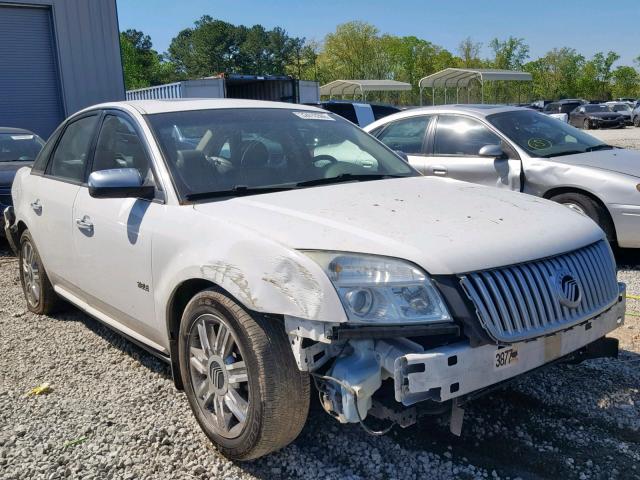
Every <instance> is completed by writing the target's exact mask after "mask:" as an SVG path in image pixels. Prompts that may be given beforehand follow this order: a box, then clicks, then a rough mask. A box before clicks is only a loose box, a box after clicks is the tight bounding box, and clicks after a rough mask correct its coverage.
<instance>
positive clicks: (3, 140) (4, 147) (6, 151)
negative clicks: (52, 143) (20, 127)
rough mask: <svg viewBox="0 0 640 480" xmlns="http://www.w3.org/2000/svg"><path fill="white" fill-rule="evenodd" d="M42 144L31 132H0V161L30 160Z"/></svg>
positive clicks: (34, 156)
mask: <svg viewBox="0 0 640 480" xmlns="http://www.w3.org/2000/svg"><path fill="white" fill-rule="evenodd" d="M42 145H43V142H42V140H41V139H40V137H38V136H36V135H33V134H31V133H0V162H32V161H34V160H35V158H36V157H37V156H38V153H39V152H40V149H41V148H42Z"/></svg>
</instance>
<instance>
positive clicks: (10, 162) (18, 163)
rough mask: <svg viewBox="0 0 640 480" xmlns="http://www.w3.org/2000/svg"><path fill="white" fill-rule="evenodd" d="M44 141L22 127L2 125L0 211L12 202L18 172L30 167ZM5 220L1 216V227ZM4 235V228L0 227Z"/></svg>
mask: <svg viewBox="0 0 640 480" xmlns="http://www.w3.org/2000/svg"><path fill="white" fill-rule="evenodd" d="M42 145H44V141H43V140H42V139H41V138H40V137H39V136H38V135H36V134H35V133H33V132H30V131H29V130H24V129H22V128H9V127H0V211H3V210H4V208H5V207H7V206H9V205H11V204H12V202H11V184H12V183H13V178H14V177H15V176H16V172H17V171H18V170H19V169H20V168H22V167H28V166H31V164H33V161H34V160H35V158H36V157H37V156H38V153H40V150H41V149H42ZM3 223H4V220H2V219H1V218H0V227H2V224H3ZM0 236H4V228H0Z"/></svg>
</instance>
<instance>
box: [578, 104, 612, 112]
mask: <svg viewBox="0 0 640 480" xmlns="http://www.w3.org/2000/svg"><path fill="white" fill-rule="evenodd" d="M584 111H585V112H587V113H593V112H609V111H610V110H609V107H608V106H606V105H585V106H584Z"/></svg>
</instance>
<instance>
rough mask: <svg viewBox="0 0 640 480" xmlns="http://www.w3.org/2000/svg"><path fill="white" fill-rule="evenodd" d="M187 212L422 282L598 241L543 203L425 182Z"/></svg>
mask: <svg viewBox="0 0 640 480" xmlns="http://www.w3.org/2000/svg"><path fill="white" fill-rule="evenodd" d="M194 208H195V209H196V210H197V211H199V212H201V213H202V214H204V215H207V216H212V217H215V218H216V219H217V220H220V221H224V222H229V223H231V224H236V225H237V224H241V225H243V226H245V227H246V228H248V229H251V230H253V231H254V232H255V233H256V235H259V236H261V237H268V238H270V239H271V240H274V241H277V242H280V243H281V244H283V245H285V246H287V247H289V248H293V249H310V250H333V251H349V252H361V253H369V254H375V255H385V256H390V257H398V258H404V259H407V260H410V261H412V262H414V263H416V264H418V265H420V266H422V267H423V268H424V269H426V270H427V271H428V272H429V273H431V274H451V273H463V272H468V271H473V270H480V269H486V268H491V267H497V266H503V265H510V264H515V263H520V262H525V261H529V260H534V259H537V258H542V257H548V256H551V255H554V254H558V253H563V252H566V251H570V250H573V249H576V248H579V247H582V246H584V245H587V244H590V243H592V242H595V241H597V240H599V239H601V238H602V237H603V233H602V231H601V230H600V229H599V228H598V227H597V226H596V224H595V223H593V222H592V221H591V220H590V219H588V218H586V217H584V216H582V215H580V214H578V213H575V212H573V211H571V210H570V209H568V208H566V207H563V206H561V205H558V204H555V203H552V202H549V201H547V200H543V199H540V198H537V197H533V196H529V195H524V194H520V193H514V192H509V191H503V190H499V189H497V188H492V187H484V186H481V185H475V184H470V183H465V182H458V181H455V180H448V179H438V178H429V177H411V178H403V179H390V180H379V181H369V182H360V183H356V182H354V183H342V184H336V185H329V186H322V187H315V188H306V189H300V190H291V191H285V192H278V193H271V194H264V195H254V196H251V197H240V198H233V199H230V200H219V201H212V202H207V203H200V204H197V205H195V206H194ZM265 254H266V255H268V252H265Z"/></svg>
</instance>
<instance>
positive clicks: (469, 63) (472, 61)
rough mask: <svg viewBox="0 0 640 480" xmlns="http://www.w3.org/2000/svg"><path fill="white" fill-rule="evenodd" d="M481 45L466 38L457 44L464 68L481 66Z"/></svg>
mask: <svg viewBox="0 0 640 480" xmlns="http://www.w3.org/2000/svg"><path fill="white" fill-rule="evenodd" d="M481 49H482V43H480V42H474V41H473V40H472V39H471V37H467V38H465V39H464V40H462V41H461V42H460V43H459V44H458V54H459V55H460V59H461V61H462V62H461V63H462V66H463V67H464V68H478V67H480V66H481V65H482V60H480V50H481Z"/></svg>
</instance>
